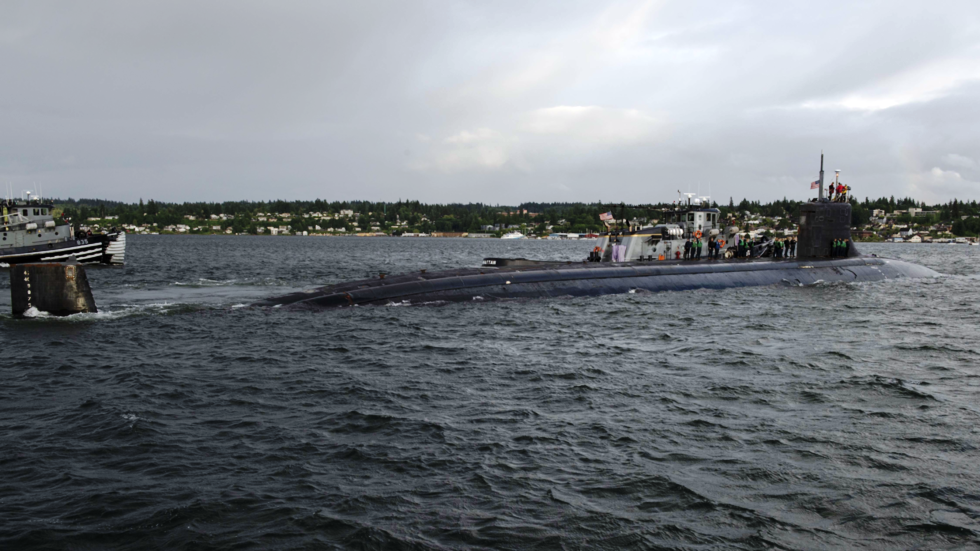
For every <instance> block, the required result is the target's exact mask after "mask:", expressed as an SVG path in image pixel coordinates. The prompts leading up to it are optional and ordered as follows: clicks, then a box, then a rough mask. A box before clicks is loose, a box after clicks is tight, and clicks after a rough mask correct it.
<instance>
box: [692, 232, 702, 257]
mask: <svg viewBox="0 0 980 551" xmlns="http://www.w3.org/2000/svg"><path fill="white" fill-rule="evenodd" d="M702 245H703V243H701V238H700V237H699V238H698V240H697V242H695V243H694V249H695V251H696V252H695V254H696V255H697V256H696V257H695V258H696V260H701V247H702Z"/></svg>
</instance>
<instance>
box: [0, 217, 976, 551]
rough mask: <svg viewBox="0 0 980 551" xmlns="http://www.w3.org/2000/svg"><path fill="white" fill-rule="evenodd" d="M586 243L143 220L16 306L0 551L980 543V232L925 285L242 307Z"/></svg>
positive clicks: (576, 251)
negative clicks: (45, 300)
mask: <svg viewBox="0 0 980 551" xmlns="http://www.w3.org/2000/svg"><path fill="white" fill-rule="evenodd" d="M588 247H589V245H588V243H584V242H580V243H573V242H513V241H511V242H507V241H500V240H492V241H491V240H457V239H431V240H426V239H417V240H412V239H364V238H347V239H344V238H335V239H328V238H323V239H318V238H269V237H265V238H247V237H168V236H158V237H153V236H133V237H131V238H130V240H129V251H128V260H129V264H128V265H127V266H126V267H125V268H122V269H118V268H117V269H91V270H89V277H90V280H91V281H92V284H93V286H94V288H95V295H96V300H97V302H98V303H99V305H100V307H101V308H102V309H103V312H102V313H99V314H94V315H81V316H72V317H70V318H67V319H55V318H36V319H29V320H13V319H11V318H10V317H9V311H10V304H9V301H10V297H9V291H8V289H9V287H8V286H9V283H8V279H7V276H6V275H2V274H0V286H2V288H0V315H2V316H3V317H0V347H2V350H3V358H4V360H3V364H2V366H0V373H2V379H0V380H2V385H0V548H5V549H26V548H32V547H44V548H77V549H89V548H92V549H96V548H99V549H101V548H123V549H145V548H147V547H169V548H177V549H182V548H183V549H200V548H221V549H230V548H236V549H248V548H254V549H264V548H277V549H288V548H331V547H343V548H354V549H382V548H383V549H389V548H390V549H457V548H500V549H532V548H533V549H560V548H565V549H578V548H597V549H620V548H647V549H649V548H658V549H659V548H663V549H771V548H785V549H820V548H837V549H840V548H847V549H852V548H866V549H910V548H920V549H938V548H963V549H975V548H977V547H978V545H980V469H978V466H977V465H978V461H977V458H978V457H980V423H978V421H980V393H978V389H980V367H978V360H980V347H978V341H977V339H978V330H980V323H978V321H980V299H978V293H977V292H976V287H977V283H978V277H977V274H980V247H966V246H951V245H907V244H904V245H878V246H874V245H864V246H863V250H865V251H867V252H876V253H878V254H881V255H884V256H892V257H900V258H903V259H906V260H911V261H914V262H918V263H921V264H924V265H926V266H929V267H931V268H934V269H936V270H938V271H940V272H942V273H944V274H947V275H946V276H944V277H942V278H939V279H935V280H918V281H896V282H886V283H877V284H841V285H817V286H812V287H789V286H773V287H764V288H749V289H734V290H724V291H693V292H678V293H663V294H635V295H622V296H611V297H598V298H577V299H554V300H539V301H526V302H515V303H506V302H505V303H490V304H450V305H447V306H443V307H435V308H431V307H430V308H415V307H408V308H406V307H376V308H354V309H345V310H333V311H325V312H306V311H303V312H291V311H281V310H271V309H270V310H255V309H249V308H236V306H237V305H242V304H246V303H248V302H250V301H252V300H255V299H257V298H261V297H265V296H269V295H276V294H282V293H286V292H290V291H293V290H296V289H300V288H308V287H311V286H314V285H323V284H326V283H331V282H335V281H341V280H345V279H351V278H360V277H365V276H370V275H376V274H377V272H378V271H386V272H398V271H403V270H414V269H419V268H431V269H436V268H445V267H452V266H458V265H471V266H473V265H477V264H478V263H479V261H480V259H482V258H483V257H484V256H526V257H529V258H553V259H558V258H580V257H582V256H584V254H585V253H586V251H587V249H588Z"/></svg>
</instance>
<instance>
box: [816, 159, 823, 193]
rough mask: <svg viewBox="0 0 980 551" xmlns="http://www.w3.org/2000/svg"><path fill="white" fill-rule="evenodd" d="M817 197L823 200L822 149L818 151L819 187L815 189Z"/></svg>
mask: <svg viewBox="0 0 980 551" xmlns="http://www.w3.org/2000/svg"><path fill="white" fill-rule="evenodd" d="M817 198H818V199H819V200H820V201H823V151H821V152H820V187H819V188H818V189H817Z"/></svg>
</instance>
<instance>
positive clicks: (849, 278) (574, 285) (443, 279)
mask: <svg viewBox="0 0 980 551" xmlns="http://www.w3.org/2000/svg"><path fill="white" fill-rule="evenodd" d="M525 262H528V261H525ZM938 275H939V274H938V273H937V272H935V271H933V270H931V269H929V268H925V267H923V266H919V265H916V264H911V263H908V262H903V261H900V260H892V259H885V258H879V257H857V258H841V259H822V260H816V259H798V260H797V259H791V260H771V259H766V258H764V259H755V260H743V259H739V260H730V261H705V262H697V263H694V262H670V261H668V262H634V263H622V264H611V265H610V264H605V263H599V264H596V263H556V262H542V263H538V264H535V263H529V262H528V263H519V264H518V265H514V266H505V267H497V268H487V267H484V268H464V269H456V270H445V271H441V272H429V273H426V272H415V273H409V274H400V275H395V276H388V277H385V278H378V279H366V280H361V281H354V282H349V283H341V284H337V285H328V286H326V287H321V288H318V289H312V290H310V291H305V292H300V293H293V294H290V295H285V296H282V297H277V298H272V299H267V300H264V301H261V302H258V303H256V304H255V305H254V306H267V307H280V306H281V307H289V308H331V307H345V306H355V305H369V304H377V305H384V304H393V303H394V304H397V303H406V302H407V303H410V304H425V303H441V302H469V301H494V300H506V299H521V298H548V297H560V296H571V297H579V296H598V295H611V294H620V293H628V292H630V291H636V290H644V291H650V292H660V291H686V290H692V289H728V288H733V287H752V286H761V285H774V284H779V283H788V284H791V285H811V284H815V283H819V282H828V283H833V282H874V281H884V280H889V279H904V278H924V277H936V276H938Z"/></svg>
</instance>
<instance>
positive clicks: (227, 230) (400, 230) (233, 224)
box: [56, 198, 980, 243]
mask: <svg viewBox="0 0 980 551" xmlns="http://www.w3.org/2000/svg"><path fill="white" fill-rule="evenodd" d="M56 203H57V205H58V208H59V212H60V214H61V215H63V216H64V217H66V218H68V219H70V220H71V221H72V223H73V224H75V225H76V227H78V228H79V229H91V230H93V231H99V230H102V229H106V228H112V227H121V228H123V229H125V230H126V231H127V232H129V233H134V234H191V235H208V234H210V235H216V234H221V235H268V236H287V235H299V236H311V235H313V236H331V235H357V236H402V237H424V236H433V237H499V236H500V235H502V234H503V233H506V232H510V231H520V232H522V233H524V234H526V235H528V236H529V237H539V238H576V237H579V236H582V235H590V234H593V233H597V232H600V231H602V230H603V229H604V228H605V226H604V224H603V223H602V222H600V220H599V215H600V214H602V213H605V212H612V213H613V214H614V217H615V218H616V219H617V220H628V221H629V223H630V224H633V225H640V226H642V225H648V224H656V223H657V222H658V221H659V220H661V219H663V215H664V212H665V211H666V210H670V209H673V208H674V207H675V205H674V204H672V203H662V204H655V205H623V204H603V203H588V204H587V203H525V204H521V205H518V206H500V205H494V206H491V205H485V204H480V203H471V204H423V203H420V202H417V201H398V202H394V203H373V202H367V201H353V202H341V201H335V202H326V201H322V200H316V201H269V202H226V203H181V204H177V203H160V202H156V201H153V200H151V201H149V202H147V203H143V201H142V200H141V201H140V202H139V203H136V204H127V203H121V202H115V201H105V200H98V199H79V200H71V199H69V200H67V201H57V202H56ZM800 204H802V203H801V202H800V201H790V200H786V199H783V200H780V201H773V202H770V203H761V202H758V201H755V202H753V201H748V200H742V201H741V202H739V203H735V202H734V200H732V199H730V200H729V202H728V205H719V204H717V203H713V202H712V203H710V206H711V207H713V208H718V209H719V210H720V211H721V213H722V216H723V217H726V218H730V219H731V220H733V223H735V224H736V225H738V226H739V228H740V229H741V230H742V231H745V232H748V233H750V234H752V235H753V236H762V237H769V236H773V235H775V236H792V235H794V234H795V233H796V229H797V221H798V217H799V205H800ZM978 216H980V208H978V205H977V203H976V202H975V201H972V202H969V203H968V202H963V201H959V200H953V201H950V202H948V203H945V204H939V205H932V206H928V205H925V204H924V203H920V202H917V201H915V200H913V199H910V198H906V199H900V200H897V201H896V200H895V199H894V198H881V199H877V200H869V199H865V200H864V201H853V202H852V227H853V235H854V238H855V239H856V240H861V241H895V242H910V243H928V242H950V241H953V242H955V241H959V242H966V241H968V240H974V239H975V238H976V237H977V235H978V233H980V217H978Z"/></svg>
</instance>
